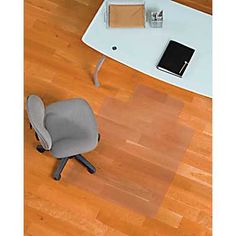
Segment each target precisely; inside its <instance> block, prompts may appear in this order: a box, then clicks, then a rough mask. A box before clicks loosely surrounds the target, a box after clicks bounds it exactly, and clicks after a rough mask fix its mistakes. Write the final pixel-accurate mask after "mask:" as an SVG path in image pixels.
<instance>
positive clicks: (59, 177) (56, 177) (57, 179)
mask: <svg viewBox="0 0 236 236" xmlns="http://www.w3.org/2000/svg"><path fill="white" fill-rule="evenodd" d="M53 179H54V180H56V181H59V180H60V179H61V175H58V176H54V177H53Z"/></svg>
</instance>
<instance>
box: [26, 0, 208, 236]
mask: <svg viewBox="0 0 236 236" xmlns="http://www.w3.org/2000/svg"><path fill="white" fill-rule="evenodd" d="M181 1H182V0H181ZM185 2H186V4H188V5H189V4H190V5H191V4H192V6H193V7H196V5H197V7H198V8H199V6H200V8H201V5H203V6H205V7H202V8H201V10H203V11H205V9H206V8H207V9H208V10H209V9H210V11H211V7H210V5H211V4H210V5H209V2H210V1H200V0H196V1H193V0H191V1H188V0H186V1H185ZM101 3H102V0H25V98H26V97H27V95H29V94H37V95H39V96H41V97H42V98H43V99H44V101H45V103H46V104H49V103H51V102H53V101H58V100H62V99H66V98H73V97H83V98H85V99H86V100H87V101H88V102H89V103H90V104H91V106H92V108H93V109H94V111H95V113H96V114H97V115H98V116H99V114H101V113H102V114H105V113H104V112H105V111H104V104H107V103H109V102H107V101H116V102H117V104H120V103H124V104H128V102H129V101H130V99H131V98H132V97H133V96H134V94H135V91H136V90H137V88H148V89H152V90H153V91H156V93H158V94H162V95H163V94H164V95H165V96H167V97H170V98H171V99H173V100H174V101H179V102H181V103H182V104H183V106H182V107H181V111H180V113H178V122H180V123H181V124H182V125H184V126H186V127H188V128H189V129H191V130H192V131H193V134H192V138H191V140H190V144H189V145H188V148H187V150H186V152H185V153H184V155H183V156H182V158H181V161H180V163H179V165H178V169H177V170H176V175H175V176H174V178H173V180H172V181H171V183H170V186H169V188H168V190H167V192H166V194H165V196H164V198H163V200H162V202H161V203H160V207H158V211H157V212H156V213H155V214H154V216H152V217H150V216H147V214H145V212H143V213H142V212H139V211H136V210H135V209H132V208H130V207H129V206H125V205H122V204H119V201H110V200H109V198H106V197H103V196H104V195H101V194H100V195H99V194H97V193H96V192H95V191H90V190H89V188H88V189H85V188H83V186H81V187H80V186H79V185H75V184H73V181H74V180H75V179H72V178H71V179H70V180H73V181H71V182H70V181H69V179H67V180H66V179H63V177H62V180H61V181H60V182H55V181H53V180H52V178H51V174H52V171H53V169H54V168H55V165H56V160H55V159H54V158H53V157H52V156H51V155H50V154H49V153H46V154H43V155H42V154H39V153H37V152H36V151H35V146H36V145H37V142H36V140H35V138H34V134H33V132H32V131H31V130H30V129H29V126H28V120H27V117H26V116H25V235H28V236H30V235H31V236H38V235H49V236H51V235H57V236H60V235H66V236H70V235H76V236H78V235H140V236H143V235H145V236H146V235H161V236H168V235H173V236H175V235H182V236H183V235H185V236H190V235H191V236H193V235H196V236H203V235H204V236H205V235H211V226H212V222H211V220H212V212H211V207H212V199H211V197H212V196H211V194H212V188H211V174H212V169H211V168H212V165H211V140H212V131H211V112H212V101H211V99H209V98H205V97H203V96H200V95H196V94H193V93H191V92H188V91H185V90H182V89H179V88H176V87H174V86H171V85H168V84H166V83H164V82H161V81H158V80H156V79H153V78H150V77H148V76H146V75H144V74H142V73H139V72H137V71H135V70H133V69H131V68H128V67H126V66H124V65H121V64H119V63H118V62H115V61H113V60H110V59H108V60H107V61H106V62H105V64H104V65H103V67H102V70H101V71H100V74H99V77H100V80H101V83H102V87H100V88H95V87H94V86H93V83H92V80H91V74H92V73H93V70H94V68H95V66H96V62H97V60H98V59H99V57H100V54H99V53H97V52H96V51H94V50H92V49H90V48H89V47H87V46H86V45H85V44H83V43H82V42H81V40H80V39H81V37H82V35H83V33H84V32H85V30H86V28H87V27H88V25H89V23H90V21H91V19H92V18H93V16H94V14H95V13H96V11H97V9H98V8H99V6H100V4H101ZM199 3H200V4H199ZM204 4H205V5H204ZM149 94H150V93H149ZM159 98H160V97H159ZM155 99H156V97H155ZM163 101H164V100H163ZM113 105H114V104H113ZM113 105H112V104H111V105H110V107H111V109H112V108H113V109H114V106H113ZM102 109H103V110H102ZM106 110H107V107H106ZM108 110H109V109H108ZM107 114H108V113H107V112H106V115H107ZM135 116H136V117H137V118H139V117H138V113H135ZM100 119H101V118H100ZM111 121H113V122H115V118H112V119H111ZM101 122H102V121H101V120H99V123H100V124H104V125H102V127H105V123H104V121H103V123H101ZM106 124H107V123H106ZM107 127H108V126H107ZM109 127H111V126H109ZM107 130H108V128H107ZM109 132H110V134H114V132H117V130H116V129H115V128H114V126H113V128H111V129H110V130H109ZM104 135H108V133H107V134H104ZM126 135H127V137H133V136H132V135H133V133H132V132H131V131H130V130H129V129H127V130H126V129H125V130H122V137H123V136H126ZM112 137H113V140H114V139H115V138H114V136H112ZM116 140H118V141H119V142H118V144H117V146H116V145H115V144H113V146H114V147H115V148H119V144H120V142H121V139H120V137H118V138H117V139H116ZM116 140H114V141H116ZM111 141H112V140H111ZM131 141H133V140H131ZM104 142H105V141H103V140H101V146H102V145H104ZM110 143H111V142H110ZM140 143H141V144H142V145H143V146H149V147H153V148H155V140H148V139H142V140H141V141H140ZM105 144H106V143H105ZM98 148H100V147H98ZM100 150H101V149H100ZM129 151H130V152H131V153H133V152H134V149H132V148H130V149H129ZM96 152H97V151H95V152H94V153H96ZM98 152H99V149H98ZM100 154H101V153H100ZM103 154H104V155H103V160H105V161H106V163H107V164H109V161H110V157H114V148H113V149H112V148H110V149H109V148H107V149H106V152H104V153H103ZM136 155H137V154H136ZM97 156H98V154H94V155H93V153H89V155H88V158H90V160H92V161H95V162H96V160H98V159H97V158H96V157H97ZM93 158H94V160H93ZM95 158H96V160H95ZM130 158H131V157H130ZM122 160H124V161H125V158H124V159H121V162H120V163H119V165H122V164H123V163H122ZM125 163H127V162H125ZM98 164H99V163H98ZM76 168H77V167H76V166H75V163H73V162H71V163H69V164H68V166H67V167H66V170H65V171H69V170H71V169H73V170H76ZM97 168H98V169H99V166H97ZM131 168H132V166H131ZM78 173H81V174H80V176H82V175H83V176H89V177H88V178H93V177H94V176H91V175H88V174H87V173H86V171H85V170H84V169H83V168H81V167H80V166H79V165H78ZM111 173H112V174H115V173H119V172H118V171H117V172H115V171H112V170H111ZM65 174H66V172H65ZM101 177H103V176H101ZM118 178H119V176H117V179H118ZM78 181H79V179H78ZM145 181H147V184H148V183H150V181H151V179H145ZM90 187H91V188H96V187H97V188H98V187H99V186H90ZM134 191H135V189H134ZM111 193H112V191H111ZM114 194H115V193H113V195H114Z"/></svg>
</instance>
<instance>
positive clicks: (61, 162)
mask: <svg viewBox="0 0 236 236" xmlns="http://www.w3.org/2000/svg"><path fill="white" fill-rule="evenodd" d="M30 128H31V129H32V125H31V124H30ZM35 137H36V139H37V140H39V138H38V135H37V133H36V132H35ZM100 138H101V135H100V134H98V142H99V141H100ZM36 150H37V151H38V152H40V153H44V152H45V151H46V150H45V149H44V148H43V146H42V145H37V147H36ZM72 158H75V159H76V160H77V161H78V162H80V163H81V164H82V165H83V166H84V167H86V168H87V170H88V172H89V173H90V174H94V173H95V172H96V168H95V167H94V166H93V165H92V164H91V163H90V162H89V161H88V160H87V159H86V158H85V157H83V156H82V155H81V154H77V155H75V156H73V157H65V158H61V159H59V164H58V166H57V168H56V170H55V171H54V173H53V179H54V180H56V181H59V180H60V179H61V173H62V171H63V169H64V167H65V165H66V163H67V161H68V160H69V159H72Z"/></svg>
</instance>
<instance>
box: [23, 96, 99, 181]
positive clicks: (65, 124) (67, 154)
mask: <svg viewBox="0 0 236 236" xmlns="http://www.w3.org/2000/svg"><path fill="white" fill-rule="evenodd" d="M27 112H28V117H29V120H30V125H31V127H32V128H34V130H35V134H36V138H37V139H38V140H39V141H40V143H41V145H38V146H37V150H38V151H39V152H41V153H43V152H44V151H46V150H47V151H50V152H51V153H52V155H53V156H54V157H56V158H58V159H60V163H59V165H58V167H57V169H56V171H55V172H54V175H53V177H54V179H55V180H59V179H60V178H61V172H62V170H63V168H64V166H65V165H66V163H67V161H68V159H70V158H72V157H74V158H75V159H76V160H78V161H79V162H80V163H82V164H83V165H84V166H85V167H86V168H87V169H88V171H89V172H90V173H92V174H93V173H95V171H96V169H95V167H94V166H93V165H92V164H91V163H90V162H89V161H87V160H86V159H85V158H84V157H83V156H82V155H81V154H82V153H86V152H90V151H92V150H93V149H94V148H95V147H96V146H97V144H98V141H99V138H100V135H99V133H98V130H97V124H96V120H95V117H94V114H93V111H92V109H91V107H90V106H89V104H88V103H87V102H86V101H85V100H84V99H81V98H75V99H69V100H65V101H59V102H55V103H52V104H50V105H49V106H48V107H46V109H45V107H44V104H43V101H42V100H41V99H40V97H38V96H36V95H31V96H29V97H28V98H27Z"/></svg>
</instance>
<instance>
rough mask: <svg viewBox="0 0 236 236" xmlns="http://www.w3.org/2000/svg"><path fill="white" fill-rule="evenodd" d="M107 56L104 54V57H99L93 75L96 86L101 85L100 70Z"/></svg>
mask: <svg viewBox="0 0 236 236" xmlns="http://www.w3.org/2000/svg"><path fill="white" fill-rule="evenodd" d="M105 59H106V56H104V55H102V57H101V58H100V59H99V61H98V63H97V65H96V68H95V71H94V75H93V81H94V84H95V86H96V87H99V86H100V82H99V81H98V72H99V70H100V69H101V67H102V64H103V62H104V61H105Z"/></svg>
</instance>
